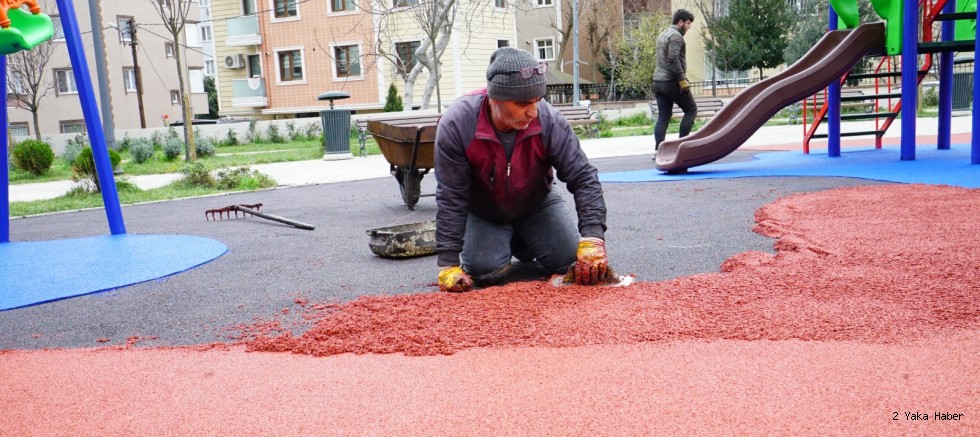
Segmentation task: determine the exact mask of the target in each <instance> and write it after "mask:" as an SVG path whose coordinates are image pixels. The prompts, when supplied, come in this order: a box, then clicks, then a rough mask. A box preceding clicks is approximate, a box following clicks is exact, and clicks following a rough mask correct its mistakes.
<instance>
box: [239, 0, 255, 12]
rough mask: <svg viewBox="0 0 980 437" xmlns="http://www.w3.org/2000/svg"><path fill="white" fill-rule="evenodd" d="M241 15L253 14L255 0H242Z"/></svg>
mask: <svg viewBox="0 0 980 437" xmlns="http://www.w3.org/2000/svg"><path fill="white" fill-rule="evenodd" d="M242 15H255V0H242Z"/></svg>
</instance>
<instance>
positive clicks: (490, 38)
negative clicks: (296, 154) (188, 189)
mask: <svg viewBox="0 0 980 437" xmlns="http://www.w3.org/2000/svg"><path fill="white" fill-rule="evenodd" d="M210 3H211V10H212V13H213V18H212V29H213V32H214V38H215V42H216V46H215V55H216V58H217V59H216V60H217V61H218V79H219V80H218V83H219V87H218V95H219V106H220V108H221V109H220V114H221V115H223V116H233V117H254V118H261V119H272V118H291V117H297V116H312V115H316V113H317V112H318V111H320V110H322V109H324V108H327V107H329V103H328V102H324V101H318V100H317V97H318V96H319V95H321V94H322V93H324V92H327V91H344V92H347V93H349V94H350V96H351V97H350V98H349V99H345V100H339V101H337V102H335V105H337V106H340V107H344V108H350V109H353V110H355V111H356V112H376V111H379V110H381V108H383V107H384V104H385V98H386V96H387V92H388V87H389V85H390V84H392V83H394V84H395V85H396V87H398V88H399V90H404V87H405V81H404V74H405V73H406V72H407V71H410V70H411V68H412V66H413V65H414V64H415V63H416V62H417V60H416V59H414V51H415V49H417V48H418V47H419V46H420V45H421V44H422V42H423V41H424V40H425V39H426V38H427V37H426V35H425V33H424V32H423V31H422V26H423V25H424V24H425V23H420V22H419V20H418V19H417V18H416V16H415V15H414V14H413V12H412V6H413V5H414V4H415V2H413V1H411V0H395V2H394V3H391V2H390V1H389V2H387V3H384V4H382V3H378V2H373V1H369V0H324V1H315V2H311V1H301V0H211V2H210ZM499 4H500V5H501V7H485V6H486V5H482V4H475V3H464V4H462V5H460V6H459V11H458V13H457V17H466V18H464V19H463V20H465V22H466V23H465V25H463V24H462V23H461V22H460V21H457V23H458V25H457V26H456V27H455V29H454V31H453V33H452V37H451V38H450V40H449V41H448V46H447V48H446V51H445V53H444V55H443V56H442V58H441V61H442V64H441V69H442V71H441V78H442V79H441V81H440V83H439V87H440V89H441V96H442V101H443V103H446V102H449V101H451V100H453V99H455V98H456V97H458V96H460V95H462V94H464V93H466V92H469V91H471V90H473V89H477V88H480V87H482V86H485V84H486V79H485V71H486V66H487V64H488V62H489V58H490V53H492V52H493V50H495V49H496V48H497V47H498V45H500V44H502V43H501V41H504V42H505V43H507V44H509V42H510V41H513V40H514V39H515V28H514V16H513V9H509V8H508V7H507V6H506V5H505V4H504V3H503V2H499ZM427 81H428V75H427V74H426V73H422V74H420V75H419V76H418V77H417V78H416V81H415V86H414V88H413V90H414V93H413V96H414V103H415V106H417V105H418V104H419V103H421V101H422V90H423V89H424V87H425V85H426V82H427ZM431 104H432V105H433V106H435V104H436V98H435V97H433V98H432V100H431Z"/></svg>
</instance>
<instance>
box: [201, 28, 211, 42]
mask: <svg viewBox="0 0 980 437" xmlns="http://www.w3.org/2000/svg"><path fill="white" fill-rule="evenodd" d="M211 38H212V35H211V26H201V41H202V42H211Z"/></svg>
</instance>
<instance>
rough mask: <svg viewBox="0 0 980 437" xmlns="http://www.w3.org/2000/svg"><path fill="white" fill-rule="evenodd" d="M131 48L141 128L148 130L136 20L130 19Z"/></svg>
mask: <svg viewBox="0 0 980 437" xmlns="http://www.w3.org/2000/svg"><path fill="white" fill-rule="evenodd" d="M129 47H130V48H131V49H132V51H133V77H134V78H135V79H136V101H137V102H138V103H139V107H140V128H143V129H146V113H145V112H144V111H143V78H142V76H143V75H141V74H140V63H139V59H138V58H137V56H136V19H135V18H130V19H129Z"/></svg>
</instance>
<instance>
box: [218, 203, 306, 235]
mask: <svg viewBox="0 0 980 437" xmlns="http://www.w3.org/2000/svg"><path fill="white" fill-rule="evenodd" d="M232 208H233V209H235V210H238V211H241V212H244V213H248V214H252V215H254V216H258V217H262V218H264V219H267V220H272V221H274V222H279V223H285V224H287V225H290V226H295V227H297V228H300V229H306V230H308V231H312V230H313V229H316V226H313V225H310V224H306V223H301V222H298V221H295V220H290V219H288V218H284V217H279V216H277V215H272V214H266V213H264V212H258V211H256V210H254V209H251V208H246V207H244V206H241V205H234V206H232Z"/></svg>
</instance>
